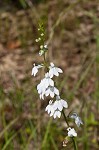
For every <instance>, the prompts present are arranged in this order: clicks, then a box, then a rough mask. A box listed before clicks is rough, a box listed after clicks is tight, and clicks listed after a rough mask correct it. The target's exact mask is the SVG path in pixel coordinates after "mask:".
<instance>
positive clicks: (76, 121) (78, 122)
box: [70, 113, 83, 127]
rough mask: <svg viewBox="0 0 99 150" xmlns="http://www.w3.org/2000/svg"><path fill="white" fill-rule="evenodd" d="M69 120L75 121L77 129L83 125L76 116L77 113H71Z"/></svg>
mask: <svg viewBox="0 0 99 150" xmlns="http://www.w3.org/2000/svg"><path fill="white" fill-rule="evenodd" d="M70 118H72V119H74V120H75V123H76V125H77V126H78V127H80V125H81V124H82V125H83V122H82V120H81V118H80V117H79V116H78V115H77V113H73V114H72V115H71V116H70Z"/></svg>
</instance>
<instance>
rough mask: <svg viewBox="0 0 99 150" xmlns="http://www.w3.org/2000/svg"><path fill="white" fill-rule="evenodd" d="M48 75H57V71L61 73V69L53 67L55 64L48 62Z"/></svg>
mask: <svg viewBox="0 0 99 150" xmlns="http://www.w3.org/2000/svg"><path fill="white" fill-rule="evenodd" d="M49 69H50V70H49V75H50V77H51V78H52V77H53V76H54V75H55V76H59V73H63V71H62V69H60V68H58V67H55V65H54V64H53V63H50V66H49Z"/></svg>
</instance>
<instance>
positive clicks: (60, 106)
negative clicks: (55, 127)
mask: <svg viewBox="0 0 99 150" xmlns="http://www.w3.org/2000/svg"><path fill="white" fill-rule="evenodd" d="M54 107H55V108H56V109H59V110H60V111H62V109H63V107H64V108H68V104H67V102H66V101H65V100H63V99H61V98H60V96H59V95H58V96H56V101H55V103H54Z"/></svg>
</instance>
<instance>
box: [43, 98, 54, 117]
mask: <svg viewBox="0 0 99 150" xmlns="http://www.w3.org/2000/svg"><path fill="white" fill-rule="evenodd" d="M45 111H47V112H48V114H50V116H52V115H53V114H54V108H53V101H52V100H50V101H49V104H48V105H47V107H46V108H45Z"/></svg>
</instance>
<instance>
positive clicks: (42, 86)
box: [37, 73, 57, 99]
mask: <svg viewBox="0 0 99 150" xmlns="http://www.w3.org/2000/svg"><path fill="white" fill-rule="evenodd" d="M48 87H53V88H54V81H53V80H52V79H51V78H50V77H49V73H46V74H45V78H44V79H42V80H41V82H40V83H39V84H38V85H37V90H38V93H39V94H40V99H44V95H45V96H48V95H51V97H54V96H53V95H54V94H56V92H57V89H56V88H54V92H53V91H52V90H50V91H49V88H48Z"/></svg>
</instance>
